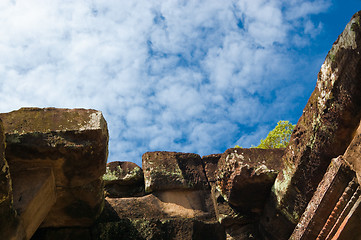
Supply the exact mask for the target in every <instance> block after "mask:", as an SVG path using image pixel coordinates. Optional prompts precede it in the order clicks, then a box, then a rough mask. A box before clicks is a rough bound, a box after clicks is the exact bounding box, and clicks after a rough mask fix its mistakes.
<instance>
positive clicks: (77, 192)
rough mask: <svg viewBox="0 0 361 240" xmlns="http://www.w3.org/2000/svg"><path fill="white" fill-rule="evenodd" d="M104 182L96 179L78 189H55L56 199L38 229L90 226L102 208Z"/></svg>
mask: <svg viewBox="0 0 361 240" xmlns="http://www.w3.org/2000/svg"><path fill="white" fill-rule="evenodd" d="M103 187H104V182H103V180H102V179H97V180H95V181H93V182H90V183H88V184H85V185H82V186H78V187H69V188H67V187H57V189H56V194H57V199H56V203H55V205H54V206H53V207H52V209H51V210H50V212H49V214H48V216H47V217H46V218H45V220H44V221H43V223H42V225H41V226H40V227H69V226H80V227H82V226H84V227H85V226H91V225H92V224H93V223H94V221H95V220H96V219H97V217H98V216H99V215H100V213H101V211H102V210H103V206H104V195H103Z"/></svg>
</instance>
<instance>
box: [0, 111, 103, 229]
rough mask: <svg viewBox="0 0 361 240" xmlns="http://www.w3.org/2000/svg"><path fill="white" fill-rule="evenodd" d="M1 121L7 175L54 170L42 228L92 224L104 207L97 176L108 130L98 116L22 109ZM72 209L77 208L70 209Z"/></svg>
mask: <svg viewBox="0 0 361 240" xmlns="http://www.w3.org/2000/svg"><path fill="white" fill-rule="evenodd" d="M0 118H1V119H2V120H3V123H4V129H5V135H6V144H7V148H6V158H7V160H8V163H9V166H10V172H11V173H12V171H14V172H15V171H21V170H26V169H29V168H51V169H52V170H53V172H54V176H55V184H56V189H57V196H58V197H57V201H56V203H55V205H54V207H53V208H52V210H51V211H50V213H49V215H48V217H47V218H46V220H45V221H44V222H43V226H54V227H55V226H56V227H60V226H72V225H73V224H74V225H75V226H79V225H84V226H89V225H90V224H91V223H92V222H94V220H95V219H96V217H97V216H98V215H99V213H100V211H101V209H102V206H103V190H102V180H101V177H102V175H103V174H104V173H105V164H106V161H107V144H108V130H107V125H106V122H105V120H104V118H103V116H102V114H101V112H99V111H96V110H86V109H55V108H44V109H40V108H22V109H20V110H18V111H13V112H10V113H2V114H0ZM64 196H69V198H68V197H66V200H65V199H64ZM77 206H82V208H81V210H79V211H78V210H77V211H74V209H78V208H77ZM84 206H86V207H84ZM84 210H87V211H86V212H84ZM88 210H91V211H88ZM77 214H78V215H77Z"/></svg>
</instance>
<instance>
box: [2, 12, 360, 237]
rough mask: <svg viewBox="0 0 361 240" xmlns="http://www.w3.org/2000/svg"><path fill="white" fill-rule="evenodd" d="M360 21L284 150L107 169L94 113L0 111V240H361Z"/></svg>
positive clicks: (329, 64)
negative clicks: (0, 112) (1, 112)
mask: <svg viewBox="0 0 361 240" xmlns="http://www.w3.org/2000/svg"><path fill="white" fill-rule="evenodd" d="M360 18H361V12H358V13H356V14H355V15H354V16H353V18H352V19H351V21H350V23H349V24H348V25H347V26H346V28H345V30H344V32H343V33H342V34H341V35H340V36H339V38H338V39H337V41H336V42H335V43H334V45H333V46H332V49H331V50H330V52H329V53H328V55H327V57H326V60H325V62H324V64H323V65H322V68H321V71H320V72H319V74H318V80H317V86H316V88H315V90H314V92H313V93H312V95H311V97H310V99H309V101H308V103H307V105H306V107H305V109H304V111H303V115H302V116H301V118H300V119H299V121H298V123H297V125H296V128H295V130H294V131H293V133H292V136H291V140H290V143H289V145H288V147H287V148H286V149H243V148H232V149H228V150H227V151H226V152H224V153H223V154H212V155H209V156H203V157H200V156H199V155H197V154H193V153H178V152H147V153H145V154H144V155H143V157H142V168H140V167H139V166H137V165H136V164H134V163H131V162H110V163H108V164H106V162H107V151H108V150H107V147H108V130H107V124H106V121H105V120H104V118H103V116H102V114H101V112H99V111H96V110H85V109H73V110H70V109H55V108H45V109H39V108H22V109H20V110H18V111H13V112H10V113H3V114H0V119H1V120H2V121H1V124H0V169H1V172H0V239H4V240H7V239H14V240H18V239H19V240H23V239H32V240H50V239H51V240H57V239H59V240H60V239H61V240H75V239H77V240H78V239H84V240H96V239H101V240H106V239H107V240H113V239H133V240H151V239H153V240H156V239H157V240H158V239H160V240H161V239H163V240H168V239H174V240H188V239H189V240H190V239H194V240H202V239H204V240H225V239H227V240H231V239H235V240H243V239H261V240H284V239H290V240H301V239H302V240H308V239H317V240H323V239H325V240H326V239H327V240H331V239H332V240H336V239H337V240H359V239H361V196H360V195H361V188H360V185H359V183H360V181H361V159H360V158H361V125H360V120H361V54H360V52H361V26H360ZM106 169H108V171H107V174H106V175H104V174H105V172H106ZM103 175H104V179H103Z"/></svg>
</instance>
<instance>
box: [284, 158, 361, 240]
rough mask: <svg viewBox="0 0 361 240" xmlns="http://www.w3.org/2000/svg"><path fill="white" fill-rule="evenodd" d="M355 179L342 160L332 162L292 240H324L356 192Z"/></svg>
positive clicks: (336, 159) (337, 159)
mask: <svg viewBox="0 0 361 240" xmlns="http://www.w3.org/2000/svg"><path fill="white" fill-rule="evenodd" d="M354 178H355V173H354V172H353V171H352V170H351V169H350V167H349V166H348V164H347V163H346V162H345V161H344V160H343V158H342V157H341V156H340V157H338V158H335V159H333V160H332V162H331V164H330V165H329V167H328V169H327V171H326V173H325V175H324V177H323V179H322V181H321V182H320V184H319V185H318V188H317V190H316V192H315V194H314V196H313V197H312V199H311V200H310V202H309V204H308V206H307V208H306V210H305V212H304V213H303V214H302V217H301V219H300V221H299V222H298V224H297V226H296V228H295V229H294V231H293V233H292V235H291V237H290V239H292V240H301V239H304V240H306V239H317V237H318V236H320V235H323V238H321V239H324V238H325V237H326V236H327V235H328V234H329V233H330V232H331V228H332V227H333V225H335V221H336V220H337V219H338V218H339V217H340V215H341V211H342V210H343V208H344V207H345V205H346V204H347V202H348V201H349V200H350V199H351V197H352V195H353V193H354V192H355V191H356V188H357V185H358V184H357V183H356V182H354V181H353V179H354ZM340 199H342V203H341V202H340ZM336 205H337V209H338V213H337V212H336V211H335V208H336ZM331 215H332V220H331Z"/></svg>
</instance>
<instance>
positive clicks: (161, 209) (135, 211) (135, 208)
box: [107, 190, 215, 220]
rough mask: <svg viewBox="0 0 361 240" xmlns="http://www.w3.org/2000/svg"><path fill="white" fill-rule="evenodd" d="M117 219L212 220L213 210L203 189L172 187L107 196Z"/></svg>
mask: <svg viewBox="0 0 361 240" xmlns="http://www.w3.org/2000/svg"><path fill="white" fill-rule="evenodd" d="M107 202H108V203H109V204H110V206H111V208H112V209H113V210H114V211H115V212H116V213H117V215H118V217H119V218H142V219H157V218H162V219H169V218H193V219H214V220H215V218H214V216H215V214H214V209H213V205H212V201H211V197H210V193H209V192H207V191H203V190H199V191H189V190H172V191H164V192H158V193H154V194H149V195H146V196H144V197H133V198H107Z"/></svg>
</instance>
